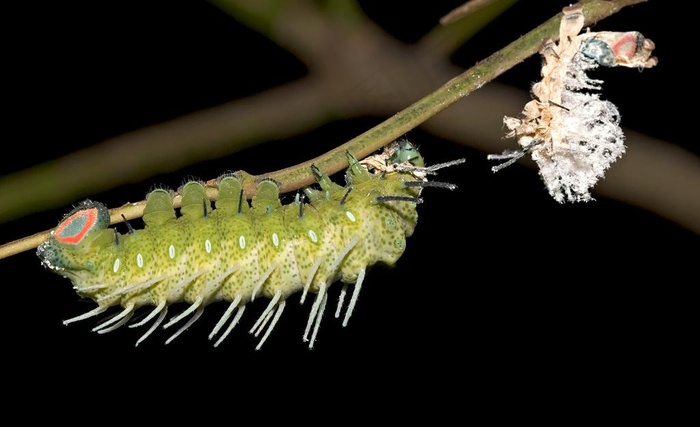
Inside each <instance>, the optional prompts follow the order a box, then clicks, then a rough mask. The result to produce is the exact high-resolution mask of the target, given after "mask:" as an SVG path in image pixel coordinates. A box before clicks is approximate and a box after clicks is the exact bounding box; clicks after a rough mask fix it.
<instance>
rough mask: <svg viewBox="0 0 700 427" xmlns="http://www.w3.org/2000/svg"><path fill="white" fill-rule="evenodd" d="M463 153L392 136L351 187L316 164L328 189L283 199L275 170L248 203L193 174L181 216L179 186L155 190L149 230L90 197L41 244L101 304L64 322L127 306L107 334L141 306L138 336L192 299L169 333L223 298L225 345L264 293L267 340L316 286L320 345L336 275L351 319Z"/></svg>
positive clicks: (358, 167)
mask: <svg viewBox="0 0 700 427" xmlns="http://www.w3.org/2000/svg"><path fill="white" fill-rule="evenodd" d="M462 161H463V160H458V161H454V162H449V163H445V164H441V165H434V166H431V167H425V166H424V163H423V158H422V157H421V155H420V154H419V153H418V151H417V150H416V149H415V147H414V146H413V145H411V144H410V143H408V141H400V142H396V143H393V144H391V145H390V146H389V147H388V148H387V149H386V150H385V151H384V152H382V153H380V154H377V155H375V156H371V157H369V158H367V159H365V160H364V161H363V162H358V161H357V160H356V159H355V158H354V157H353V156H352V155H350V154H348V162H349V167H348V169H347V171H346V174H345V177H346V185H345V186H341V185H338V184H335V183H334V182H332V181H331V180H330V178H329V177H328V176H327V175H325V174H324V173H322V172H321V171H320V170H319V169H318V168H315V167H312V170H313V173H314V175H315V176H316V179H317V181H318V184H319V186H320V189H314V188H310V187H309V188H305V189H304V193H303V194H304V195H305V197H306V198H308V201H309V202H308V203H306V202H305V200H304V196H302V195H301V194H297V195H296V197H295V199H294V200H293V201H292V202H291V203H289V204H286V205H283V204H282V202H281V201H280V194H279V186H278V184H277V183H276V182H275V181H273V180H270V179H263V180H261V181H260V182H258V184H257V193H256V196H254V197H253V199H252V201H251V202H250V203H249V202H248V201H247V200H246V199H245V198H244V197H243V191H242V187H243V182H242V179H241V178H240V177H239V176H237V175H235V174H231V175H225V176H222V177H220V178H219V179H218V180H217V185H218V190H219V196H218V199H217V200H216V202H215V205H214V206H212V204H211V202H210V201H209V200H208V199H207V197H206V193H205V187H204V185H203V184H201V183H199V182H196V181H191V182H188V183H187V184H185V185H184V186H183V187H182V188H181V189H180V191H179V193H180V194H181V196H182V204H181V207H180V209H179V215H178V213H177V211H176V210H175V209H174V208H173V203H172V197H173V194H172V193H171V192H169V191H167V190H164V189H158V190H155V191H152V192H151V193H150V194H149V195H148V197H147V203H146V207H145V210H144V215H143V221H144V224H145V226H144V228H143V229H138V230H135V229H133V228H132V227H131V226H129V232H128V233H126V234H120V233H118V232H116V231H115V230H114V229H112V228H108V226H109V213H108V211H107V209H106V207H105V206H104V205H102V204H101V203H97V202H92V201H89V200H87V201H84V202H82V203H81V204H80V205H78V206H77V207H76V208H75V209H74V210H73V211H72V212H71V213H69V214H68V215H67V216H66V217H65V218H64V219H63V220H62V221H61V222H60V223H59V225H58V227H57V228H56V229H55V230H54V232H53V233H52V234H51V236H50V238H49V239H48V240H47V241H46V242H45V243H43V244H42V245H40V246H39V249H38V251H37V255H38V256H39V258H40V259H41V262H42V264H43V265H44V266H45V267H47V268H49V269H50V270H52V271H54V272H56V273H57V274H59V275H62V276H65V277H67V278H68V279H70V280H71V281H72V282H73V285H74V288H75V290H76V291H77V293H78V294H79V295H81V296H83V297H86V298H90V299H92V300H93V301H95V302H96V303H97V307H95V308H94V309H93V310H91V311H89V312H87V313H85V314H82V315H79V316H76V317H74V318H71V319H68V320H66V321H64V323H65V324H68V323H72V322H75V321H78V320H83V319H87V318H90V317H93V316H97V315H100V314H102V313H104V312H106V311H107V310H108V309H109V308H110V307H113V306H120V307H121V308H122V310H121V311H120V312H119V313H118V314H117V315H116V316H114V317H112V318H110V319H108V320H106V321H104V322H102V323H101V324H99V325H98V326H96V327H95V328H93V331H96V332H98V333H106V332H110V331H112V330H115V329H117V328H119V327H121V326H123V325H125V324H126V323H127V322H128V321H129V320H130V319H131V317H132V316H133V314H134V313H135V312H136V310H138V309H139V308H141V307H145V306H150V307H152V309H151V310H150V312H149V313H148V314H147V315H146V316H145V317H144V318H143V319H142V320H140V321H138V322H137V323H133V324H130V325H129V326H130V327H138V326H144V325H150V327H149V328H148V330H147V331H146V332H145V333H144V334H143V335H142V336H141V338H140V339H139V340H138V341H137V342H136V344H137V345H138V344H139V343H140V342H142V341H143V340H144V339H145V338H146V337H148V336H149V335H151V334H152V333H153V331H155V330H156V328H158V326H159V325H161V324H162V323H163V321H164V320H165V317H166V315H167V312H168V308H169V307H170V306H171V305H173V304H176V303H185V304H187V306H186V308H185V309H184V310H183V311H181V312H180V313H179V314H177V315H175V316H174V317H172V318H170V319H168V321H167V322H165V324H164V326H163V327H164V328H169V327H171V326H173V325H175V324H177V323H179V322H181V321H183V320H185V319H187V321H186V322H185V323H184V325H183V326H182V327H180V328H179V329H178V330H177V331H176V332H175V333H174V334H173V335H172V336H171V337H170V338H169V339H168V340H167V341H166V343H167V342H170V341H171V340H172V339H174V338H175V337H177V336H178V335H179V334H180V333H182V332H183V331H184V330H186V329H187V328H188V327H189V326H190V325H191V324H192V323H194V322H195V321H196V320H197V319H198V318H199V317H200V316H201V315H202V313H203V311H204V308H205V307H206V306H207V305H209V304H211V303H214V302H217V301H226V302H228V303H229V306H228V308H227V309H226V311H225V312H224V314H223V315H222V317H221V318H220V319H219V321H218V322H217V324H216V325H215V326H214V328H213V330H212V332H211V334H210V335H209V338H210V339H213V338H214V337H216V336H218V339H217V341H216V342H215V345H219V344H220V343H221V342H222V341H223V340H224V339H225V338H226V337H227V336H228V335H229V333H230V332H231V330H232V329H233V327H234V326H235V325H236V324H237V323H238V321H239V319H240V318H241V315H242V314H243V312H244V310H245V308H246V304H248V303H249V302H250V301H253V300H255V299H256V298H259V297H265V298H268V299H269V300H270V302H269V304H268V305H267V307H266V309H265V310H264V311H263V312H262V314H260V316H259V317H258V320H257V321H256V322H255V324H254V326H253V328H252V329H251V332H252V333H254V334H255V335H256V336H257V335H260V334H262V337H261V339H260V341H259V344H258V347H257V348H260V346H262V344H263V343H264V342H265V340H266V339H267V338H268V336H269V334H270V332H271V331H272V330H273V328H274V326H275V324H276V323H277V321H278V320H279V318H280V316H281V315H282V312H283V311H284V308H285V305H286V301H287V299H288V298H289V297H290V296H291V295H293V294H296V293H299V292H301V298H300V300H301V302H302V303H303V302H304V300H305V298H306V296H307V295H308V294H312V295H315V298H314V301H313V304H312V306H311V311H310V314H309V317H308V321H307V325H306V329H305V332H304V340H305V341H308V342H309V347H312V346H313V344H314V341H315V339H316V336H317V333H318V330H319V325H320V322H321V317H322V314H323V312H324V310H325V307H326V303H327V299H328V289H329V287H330V285H331V284H333V283H335V282H341V283H342V284H343V286H342V289H341V293H340V299H339V303H338V307H337V310H336V313H335V314H336V317H339V316H340V315H341V310H342V309H343V306H344V304H345V301H344V300H345V295H346V291H347V288H348V285H349V284H354V289H353V292H352V294H351V296H350V300H349V302H348V304H347V306H346V307H345V315H344V319H343V325H347V322H348V320H349V318H350V316H351V314H352V312H353V308H354V306H355V304H356V302H357V298H358V295H359V291H360V289H361V287H362V284H363V281H364V278H365V273H366V271H367V268H368V267H369V266H371V265H373V264H377V263H384V264H387V265H393V264H394V263H396V261H397V260H398V259H399V257H400V256H401V255H402V254H403V252H404V250H405V247H406V238H407V237H409V236H410V235H411V234H412V233H413V230H414V228H415V226H416V223H417V221H418V214H417V211H416V205H417V204H419V203H420V202H421V199H420V195H421V191H422V189H423V188H424V187H428V186H436V187H443V188H449V189H454V188H455V186H454V185H452V184H445V183H440V182H434V181H428V180H427V175H428V174H430V173H434V172H435V171H436V170H438V169H440V168H442V167H446V166H450V165H453V164H458V163H461V162H462Z"/></svg>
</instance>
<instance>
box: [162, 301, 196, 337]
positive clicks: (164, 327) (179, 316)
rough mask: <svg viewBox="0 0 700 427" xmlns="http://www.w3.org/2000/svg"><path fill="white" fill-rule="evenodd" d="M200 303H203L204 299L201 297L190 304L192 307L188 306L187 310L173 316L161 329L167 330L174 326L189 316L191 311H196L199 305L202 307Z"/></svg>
mask: <svg viewBox="0 0 700 427" xmlns="http://www.w3.org/2000/svg"><path fill="white" fill-rule="evenodd" d="M202 302H204V298H202V297H201V296H200V297H198V298H197V299H196V300H195V301H194V302H193V303H192V305H190V306H189V307H187V309H185V310H183V311H182V313H180V314H178V315H177V316H174V317H173V318H172V319H170V321H168V323H166V324H165V325H164V326H163V329H168V328H169V327H171V326H173V325H174V324H176V323H177V322H179V321H180V320H182V319H184V318H185V317H187V316H189V315H190V314H191V313H192V312H193V311H195V310H197V309H198V308H199V306H200V305H202Z"/></svg>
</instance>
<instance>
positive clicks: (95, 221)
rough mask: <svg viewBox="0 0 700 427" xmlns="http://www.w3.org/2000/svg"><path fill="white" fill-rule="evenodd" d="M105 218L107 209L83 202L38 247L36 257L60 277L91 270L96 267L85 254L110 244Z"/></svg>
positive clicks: (107, 223) (107, 215) (100, 205)
mask: <svg viewBox="0 0 700 427" xmlns="http://www.w3.org/2000/svg"><path fill="white" fill-rule="evenodd" d="M109 221H110V220H109V212H108V211H107V208H106V207H105V206H104V205H103V204H101V203H98V202H93V201H90V200H85V201H83V202H82V203H80V205H78V207H76V208H75V209H73V210H72V211H71V212H70V213H68V214H67V215H66V216H65V217H64V218H63V220H61V222H59V223H58V226H57V227H56V229H55V230H54V231H52V232H51V236H50V237H49V239H48V240H47V241H46V242H45V243H43V244H41V245H40V246H39V248H38V249H37V256H38V257H39V259H40V260H41V264H42V265H43V266H44V267H46V268H49V269H51V270H53V271H55V272H56V273H58V274H61V275H64V276H69V275H79V274H80V272H81V271H91V270H93V269H94V268H96V266H95V265H93V263H92V262H91V261H90V259H91V257H89V256H87V254H88V253H89V252H90V251H93V250H95V249H98V248H100V247H106V246H109V245H112V244H113V243H114V232H113V231H112V230H110V229H108V228H107V227H108V226H109Z"/></svg>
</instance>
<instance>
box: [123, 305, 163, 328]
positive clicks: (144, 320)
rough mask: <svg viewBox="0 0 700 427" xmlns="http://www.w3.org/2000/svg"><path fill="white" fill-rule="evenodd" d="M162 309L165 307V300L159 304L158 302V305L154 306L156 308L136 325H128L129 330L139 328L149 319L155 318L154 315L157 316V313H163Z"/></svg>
mask: <svg viewBox="0 0 700 427" xmlns="http://www.w3.org/2000/svg"><path fill="white" fill-rule="evenodd" d="M163 307H165V300H162V301H161V302H159V303H158V305H157V306H156V308H154V309H153V310H152V311H151V312H150V313H148V316H146V317H144V318H143V319H141V320H140V321H139V322H138V323H134V324H131V325H129V327H130V328H138V327H139V326H143V325H145V324H146V323H148V322H149V321H150V320H151V319H153V318H154V317H156V315H158V313H160V312H161V311H163Z"/></svg>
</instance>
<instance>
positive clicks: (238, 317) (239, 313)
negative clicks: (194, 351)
mask: <svg viewBox="0 0 700 427" xmlns="http://www.w3.org/2000/svg"><path fill="white" fill-rule="evenodd" d="M244 311H245V304H243V305H242V306H240V307H239V308H238V311H237V312H236V315H235V316H234V317H233V320H231V323H230V324H229V325H228V328H226V330H225V331H224V333H223V335H221V338H219V339H218V340H217V341H216V342H215V343H214V347H218V346H219V344H221V342H222V341H223V340H225V339H226V337H227V336H228V334H230V333H231V331H232V330H233V328H234V326H236V325H237V324H238V321H239V320H241V316H243V312H244Z"/></svg>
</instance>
